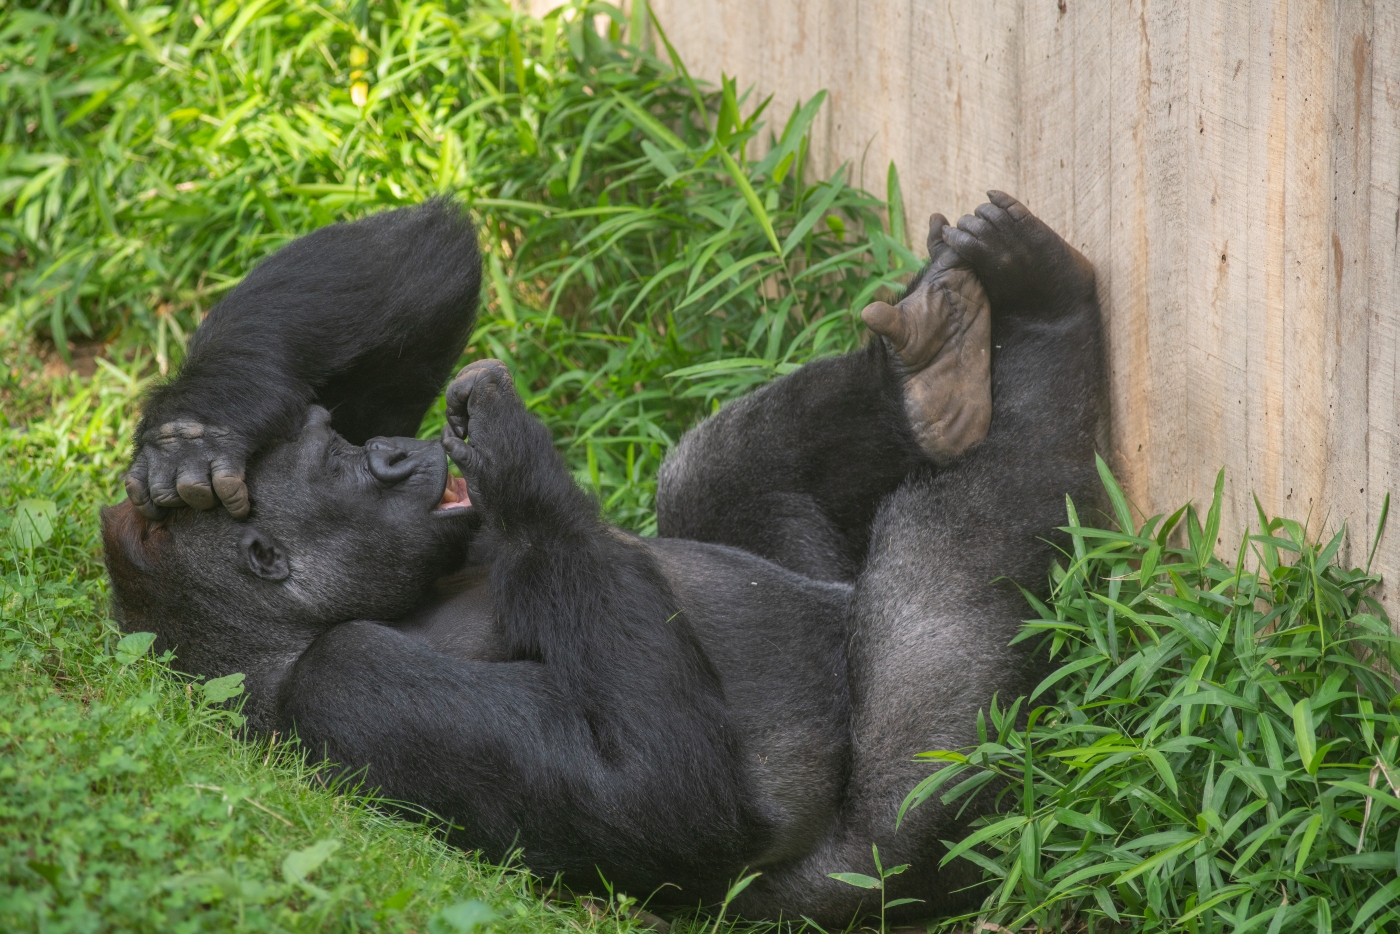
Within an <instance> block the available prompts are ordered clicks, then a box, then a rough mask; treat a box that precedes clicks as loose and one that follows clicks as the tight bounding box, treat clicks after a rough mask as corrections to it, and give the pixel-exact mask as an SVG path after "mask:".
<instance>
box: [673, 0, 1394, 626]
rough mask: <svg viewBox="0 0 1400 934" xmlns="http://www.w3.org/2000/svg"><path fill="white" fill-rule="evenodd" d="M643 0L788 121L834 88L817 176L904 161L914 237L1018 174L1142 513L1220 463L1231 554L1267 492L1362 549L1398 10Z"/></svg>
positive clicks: (1211, 3)
mask: <svg viewBox="0 0 1400 934" xmlns="http://www.w3.org/2000/svg"><path fill="white" fill-rule="evenodd" d="M651 2H652V5H653V8H654V9H655V10H656V11H657V14H658V17H659V19H660V21H661V23H662V24H663V26H664V27H665V28H666V30H667V33H668V35H669V36H670V38H671V40H672V42H673V43H674V44H675V45H676V46H677V48H678V49H679V51H680V52H681V53H682V55H683V56H684V58H685V60H686V62H687V64H688V66H689V67H690V69H691V71H692V73H694V74H696V75H698V76H703V77H706V78H708V79H711V80H714V81H718V79H719V76H720V73H721V72H725V73H727V74H730V75H735V76H737V77H738V79H739V83H740V86H741V87H743V86H746V85H749V84H753V85H756V90H757V91H759V92H760V93H761V94H764V95H766V94H768V93H769V92H776V93H777V97H776V99H775V101H774V105H773V110H770V113H772V114H773V115H774V117H773V119H774V120H776V121H778V122H779V123H781V120H782V119H784V118H785V117H786V114H787V113H788V112H789V110H790V109H791V107H792V104H793V102H794V101H796V100H798V99H799V98H806V97H808V96H810V95H812V94H814V93H815V92H816V91H818V90H820V89H822V88H825V89H827V90H828V92H829V93H830V105H829V107H828V108H827V109H826V110H825V112H824V113H823V114H822V116H821V117H820V118H819V121H820V122H819V124H818V129H817V136H818V138H819V147H818V148H819V150H820V151H819V160H818V169H817V170H818V171H822V172H826V173H830V172H831V171H834V170H835V168H836V167H837V166H838V165H840V164H841V163H842V162H850V163H851V165H852V175H853V177H854V178H856V179H857V180H863V182H864V184H865V186H866V187H867V188H869V189H871V190H872V191H877V192H883V191H884V179H885V171H886V166H887V165H888V162H889V160H891V159H893V160H894V161H895V163H896V164H897V165H898V167H899V171H900V176H901V179H902V182H903V187H904V191H905V199H906V211H907V214H908V216H909V217H910V218H911V221H910V224H911V233H912V232H913V230H914V229H915V224H916V223H917V224H918V226H919V227H920V228H921V227H922V221H920V220H918V219H920V218H925V217H927V215H928V214H929V213H930V212H932V211H935V210H940V211H943V212H945V213H947V214H948V215H949V216H950V217H957V216H958V215H960V214H962V213H966V212H968V211H970V210H971V209H972V208H973V207H975V206H976V205H977V204H978V203H980V201H982V200H983V199H984V196H983V191H984V190H985V189H987V188H992V187H995V188H1003V189H1006V190H1008V191H1010V192H1012V193H1014V194H1016V195H1017V196H1018V197H1020V198H1022V199H1023V200H1024V201H1025V202H1026V204H1027V205H1028V206H1030V208H1031V209H1032V210H1034V211H1036V212H1037V213H1039V214H1040V215H1041V216H1042V217H1044V218H1045V219H1046V220H1048V221H1049V222H1050V223H1051V224H1052V225H1053V226H1054V227H1056V228H1057V229H1058V230H1059V231H1061V232H1062V233H1063V234H1064V235H1065V236H1066V237H1067V238H1068V239H1069V240H1070V241H1071V242H1073V243H1074V244H1075V245H1076V246H1078V247H1079V248H1080V249H1081V250H1083V251H1084V253H1085V254H1087V255H1088V256H1089V258H1090V259H1091V260H1093V262H1094V264H1095V265H1096V267H1097V268H1098V273H1099V288H1100V294H1101V297H1102V300H1103V305H1104V309H1105V312H1106V319H1107V328H1108V334H1109V345H1110V363H1111V373H1112V385H1111V391H1112V406H1113V435H1112V438H1113V448H1114V450H1113V452H1112V454H1113V458H1112V460H1113V462H1114V464H1115V467H1116V468H1117V470H1118V471H1119V472H1120V475H1121V477H1122V479H1123V480H1124V481H1125V482H1126V485H1127V487H1128V489H1129V493H1130V495H1131V496H1132V497H1133V498H1134V500H1135V501H1136V502H1137V503H1138V504H1140V505H1141V506H1142V508H1143V509H1145V510H1147V511H1149V512H1153V511H1161V510H1167V509H1170V508H1175V506H1177V505H1179V504H1180V503H1182V502H1185V501H1186V500H1187V499H1192V498H1194V499H1195V501H1196V502H1197V503H1198V505H1201V506H1202V508H1204V504H1205V503H1208V501H1209V497H1210V491H1211V487H1212V484H1213V482H1214V478H1215V474H1216V471H1217V470H1218V469H1219V468H1220V467H1222V466H1223V467H1224V468H1225V469H1226V480H1227V487H1226V489H1227V500H1228V501H1227V507H1226V517H1225V528H1226V531H1225V534H1224V535H1223V536H1222V540H1221V543H1220V544H1221V548H1222V550H1223V551H1225V552H1229V553H1231V554H1233V551H1234V549H1235V548H1236V547H1237V546H1238V543H1239V536H1240V534H1241V533H1242V531H1243V530H1244V529H1245V527H1246V525H1247V524H1249V523H1250V522H1251V521H1252V520H1253V519H1254V516H1255V513H1254V507H1253V502H1252V499H1251V494H1256V495H1258V497H1259V499H1260V501H1261V502H1262V503H1263V505H1264V508H1265V509H1266V510H1269V511H1271V512H1272V513H1275V514H1281V515H1286V516H1289V517H1292V518H1297V519H1299V520H1303V519H1307V518H1309V517H1311V523H1312V527H1313V528H1314V529H1320V528H1322V527H1323V525H1324V522H1325V524H1326V527H1327V528H1328V529H1329V530H1331V529H1335V528H1338V527H1339V526H1340V524H1341V523H1342V522H1343V521H1345V522H1347V523H1348V525H1349V528H1350V530H1351V539H1352V541H1351V546H1350V557H1351V560H1352V561H1355V562H1360V563H1364V561H1365V560H1366V551H1367V549H1368V548H1369V537H1370V534H1371V532H1372V530H1373V528H1374V526H1375V523H1376V521H1377V519H1378V518H1379V513H1380V508H1381V502H1382V498H1383V497H1384V495H1385V493H1386V492H1387V491H1394V492H1396V493H1397V494H1400V398H1397V389H1398V388H1400V247H1398V246H1397V244H1400V0H1331V2H1327V0H1252V2H1251V0H1178V2H1170V0H1153V2H1144V0H1019V2H1018V0H941V2H933V0H705V2H702V3H696V2H693V0H651ZM1397 498H1398V499H1400V497H1397ZM1396 506H1397V514H1396V515H1395V516H1394V517H1393V519H1394V521H1393V522H1392V523H1391V524H1392V529H1391V532H1390V534H1389V535H1388V536H1387V538H1386V540H1385V541H1384V542H1383V543H1382V546H1381V551H1380V552H1379V557H1378V559H1377V565H1378V566H1379V568H1380V569H1381V570H1382V571H1383V572H1385V573H1386V574H1387V576H1388V577H1389V578H1390V579H1391V581H1392V584H1391V587H1390V588H1389V589H1390V590H1391V592H1392V593H1400V585H1397V584H1395V583H1394V582H1395V581H1400V502H1397V504H1396ZM1394 602H1396V600H1395V599H1393V598H1392V599H1390V600H1387V603H1394Z"/></svg>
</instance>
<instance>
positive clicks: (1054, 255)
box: [930, 191, 1094, 317]
mask: <svg viewBox="0 0 1400 934" xmlns="http://www.w3.org/2000/svg"><path fill="white" fill-rule="evenodd" d="M987 197H988V198H989V199H990V200H989V201H988V202H987V203H986V204H984V205H982V206H981V207H979V208H978V209H977V210H976V211H975V212H974V213H972V214H968V215H966V216H964V217H963V218H961V219H960V220H959V221H958V226H956V227H948V228H946V229H945V230H944V231H943V240H944V242H946V243H947V244H948V245H949V246H950V247H952V248H953V249H954V250H956V251H957V254H958V255H959V256H960V257H961V258H962V259H963V260H964V261H966V262H967V263H968V264H970V265H971V266H972V269H973V271H974V272H976V273H977V276H978V277H979V278H980V279H981V280H982V285H983V286H984V287H985V288H986V290H987V296H988V298H990V299H991V302H992V305H993V307H995V308H996V311H997V315H998V316H1000V315H1002V314H1013V315H1014V314H1030V315H1034V316H1037V317H1053V316H1055V315H1057V314H1059V313H1061V312H1063V311H1065V310H1066V309H1068V308H1069V307H1071V306H1073V305H1075V304H1077V303H1078V302H1081V301H1083V300H1085V299H1092V298H1093V297H1094V267H1093V265H1092V264H1091V263H1090V262H1089V260H1088V259H1086V258H1085V256H1084V254H1082V253H1080V252H1079V251H1078V250H1076V249H1075V248H1074V247H1072V246H1070V245H1069V244H1068V243H1066V242H1065V240H1064V238H1063V237H1061V236H1060V235H1059V234H1057V233H1055V231H1053V230H1051V229H1050V227H1049V226H1047V225H1046V223H1045V222H1044V221H1042V220H1041V219H1040V218H1038V217H1036V216H1035V215H1034V214H1032V213H1031V212H1030V211H1029V210H1027V209H1026V206H1025V205H1024V204H1022V203H1021V202H1019V201H1017V200H1016V199H1015V198H1013V197H1011V196H1010V195H1008V194H1007V193H1006V192H1004V191H989V192H987ZM930 236H931V235H930Z"/></svg>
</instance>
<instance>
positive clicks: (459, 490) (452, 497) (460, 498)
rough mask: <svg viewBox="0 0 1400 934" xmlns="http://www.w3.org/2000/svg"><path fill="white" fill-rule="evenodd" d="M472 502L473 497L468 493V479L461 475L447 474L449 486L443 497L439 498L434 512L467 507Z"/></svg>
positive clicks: (443, 492)
mask: <svg viewBox="0 0 1400 934" xmlns="http://www.w3.org/2000/svg"><path fill="white" fill-rule="evenodd" d="M471 504H472V499H471V497H470V496H468V495H467V481H466V480H463V479H462V478H461V477H454V476H452V475H451V474H448V475H447V486H446V488H445V489H444V490H443V491H442V499H440V500H438V504H437V506H435V507H434V508H433V511H434V512H446V511H447V510H449V509H466V508H467V507H468V506H470V505H471Z"/></svg>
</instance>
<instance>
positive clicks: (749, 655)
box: [395, 533, 850, 868]
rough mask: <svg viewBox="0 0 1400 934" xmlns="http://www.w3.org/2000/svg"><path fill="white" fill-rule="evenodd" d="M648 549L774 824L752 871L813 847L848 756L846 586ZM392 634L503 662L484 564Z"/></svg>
mask: <svg viewBox="0 0 1400 934" xmlns="http://www.w3.org/2000/svg"><path fill="white" fill-rule="evenodd" d="M618 534H619V535H620V536H625V537H626V538H628V539H629V540H631V541H633V542H636V543H640V544H642V545H643V546H644V547H645V548H647V549H648V550H649V551H651V552H652V554H653V555H654V556H655V558H656V560H657V563H658V564H659V565H660V567H661V570H662V573H663V574H665V576H666V578H667V580H668V581H669V582H670V584H671V587H672V589H673V590H674V591H675V594H676V596H677V598H678V599H679V600H680V602H681V605H682V606H683V607H685V613H686V618H687V619H688V620H689V622H690V625H691V627H692V628H693V629H694V631H695V634H696V636H697V637H698V638H699V640H700V642H701V644H702V645H703V647H704V649H705V654H706V655H707V656H708V658H709V660H710V663H711V664H712V665H713V666H714V668H715V670H716V672H717V673H718V674H719V677H720V680H721V682H722V684H723V687H724V699H725V704H726V705H727V706H728V708H729V711H730V715H731V716H732V718H733V722H734V724H735V726H736V727H737V728H738V729H739V732H740V737H739V739H740V745H741V747H742V749H743V762H744V767H745V778H746V780H747V783H748V786H749V790H750V793H751V794H752V795H753V800H754V802H755V803H756V804H757V806H758V809H759V810H760V811H761V812H762V813H763V815H764V817H765V818H766V820H767V822H768V823H769V824H770V826H771V827H773V828H774V834H773V838H772V844H771V846H769V847H768V848H767V850H766V851H765V852H763V853H762V854H761V855H759V856H758V857H757V858H756V859H755V860H754V862H753V863H752V865H753V866H754V867H755V868H756V867H760V866H765V865H772V864H774V863H778V862H782V861H784V860H787V859H792V858H796V857H798V856H800V855H802V854H803V853H806V852H809V851H810V850H811V848H812V847H813V846H814V845H815V844H816V842H817V841H818V840H819V839H820V838H821V837H822V836H823V835H825V834H826V833H828V832H829V831H830V830H831V828H832V827H833V826H834V823H835V820H836V812H837V807H838V800H839V796H840V793H841V784H842V782H843V781H844V778H845V773H846V762H847V753H848V749H849V736H848V730H849V728H848V722H849V693H848V691H847V686H846V663H845V643H846V623H845V613H846V606H847V603H848V601H849V598H850V587H849V586H847V585H844V584H832V583H826V582H823V581H813V580H811V579H809V578H806V577H803V576H801V575H798V574H794V573H792V572H791V571H788V570H786V569H784V568H781V567H779V566H778V565H776V564H773V563H772V562H770V561H766V560H764V559H762V558H758V557H755V556H754V555H752V554H750V553H748V552H746V551H742V550H740V549H737V548H729V547H725V546H722V545H708V544H702V543H698V542H689V541H681V540H677V539H665V538H662V539H637V538H634V537H632V536H630V535H625V533H618ZM437 590H438V597H437V599H436V600H435V601H434V602H433V603H432V604H430V605H429V606H427V607H425V608H424V609H422V610H420V611H419V612H417V613H415V614H413V615H412V616H410V617H408V618H406V619H404V620H402V621H400V622H399V623H397V624H396V625H395V628H396V629H398V630H399V631H400V632H403V633H405V634H406V635H410V636H412V637H414V638H416V639H420V640H422V641H423V642H426V643H427V644H428V645H430V646H432V648H434V649H435V650H437V651H438V652H441V653H443V654H444V655H450V656H453V657H455V658H462V659H471V660H475V661H486V662H508V661H516V660H517V659H515V658H513V657H512V656H511V653H510V652H509V650H508V648H507V646H506V644H505V641H504V639H503V638H502V637H501V634H500V630H499V626H498V622H497V619H496V613H495V608H494V606H493V604H492V600H491V592H490V585H489V583H488V580H487V568H486V567H484V566H477V567H473V568H468V569H466V570H464V571H462V572H461V573H460V574H456V575H454V576H452V577H451V578H447V579H444V580H443V581H440V582H439V585H438V588H437Z"/></svg>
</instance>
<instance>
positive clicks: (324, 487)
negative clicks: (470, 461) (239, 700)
mask: <svg viewBox="0 0 1400 934" xmlns="http://www.w3.org/2000/svg"><path fill="white" fill-rule="evenodd" d="M249 489H250V493H251V496H252V500H253V504H254V505H253V512H252V515H251V517H250V518H249V521H248V523H247V525H246V527H245V528H244V529H243V531H242V535H241V536H240V551H241V552H242V559H243V562H244V570H245V571H246V572H247V573H249V574H251V575H252V576H254V577H256V578H260V579H262V580H266V581H271V582H278V583H281V584H283V585H284V586H285V587H286V588H287V589H288V590H289V591H290V592H291V593H293V594H294V595H296V596H297V597H298V598H299V599H300V600H301V601H302V602H303V603H304V604H305V606H306V612H308V613H315V614H316V615H317V616H318V617H319V616H322V615H323V612H322V611H323V608H326V607H332V608H334V609H333V610H332V618H333V620H334V622H343V621H344V620H346V619H392V618H394V617H396V616H399V615H402V614H403V613H404V612H406V611H407V610H409V609H411V608H412V606H413V604H414V603H416V602H417V601H418V600H419V599H420V598H421V596H422V594H423V591H424V588H425V587H427V586H428V585H429V584H431V582H432V580H433V579H434V578H436V577H440V576H441V575H442V574H444V573H450V572H451V571H453V570H456V568H457V566H459V565H460V563H461V561H462V558H463V546H464V545H465V544H466V543H467V542H468V541H469V540H470V537H471V526H472V522H471V518H472V517H471V512H470V505H471V503H470V500H469V498H468V496H467V490H466V483H465V482H464V481H463V480H462V479H461V478H460V477H452V476H450V475H449V474H448V471H447V455H446V453H445V452H444V451H443V448H442V445H441V444H440V443H439V442H437V441H419V440H415V439H412V438H371V439H370V440H369V441H367V442H366V443H365V445H364V447H359V446H357V445H354V444H351V443H350V442H348V441H346V440H345V439H344V438H342V437H341V436H340V435H339V434H337V433H336V432H335V431H334V429H332V428H331V425H330V415H329V413H328V412H326V410H325V409H322V408H320V407H319V406H313V407H312V408H311V410H310V411H309V413H308V415H307V419H306V423H305V425H304V426H303V428H302V431H301V434H300V435H299V436H298V437H297V439H296V440H295V441H293V442H289V443H286V444H282V445H280V446H278V447H276V448H273V449H272V450H271V451H269V452H268V454H267V455H266V457H264V458H263V459H262V460H261V462H260V463H258V464H255V465H254V468H253V473H252V476H251V477H250V479H249Z"/></svg>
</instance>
